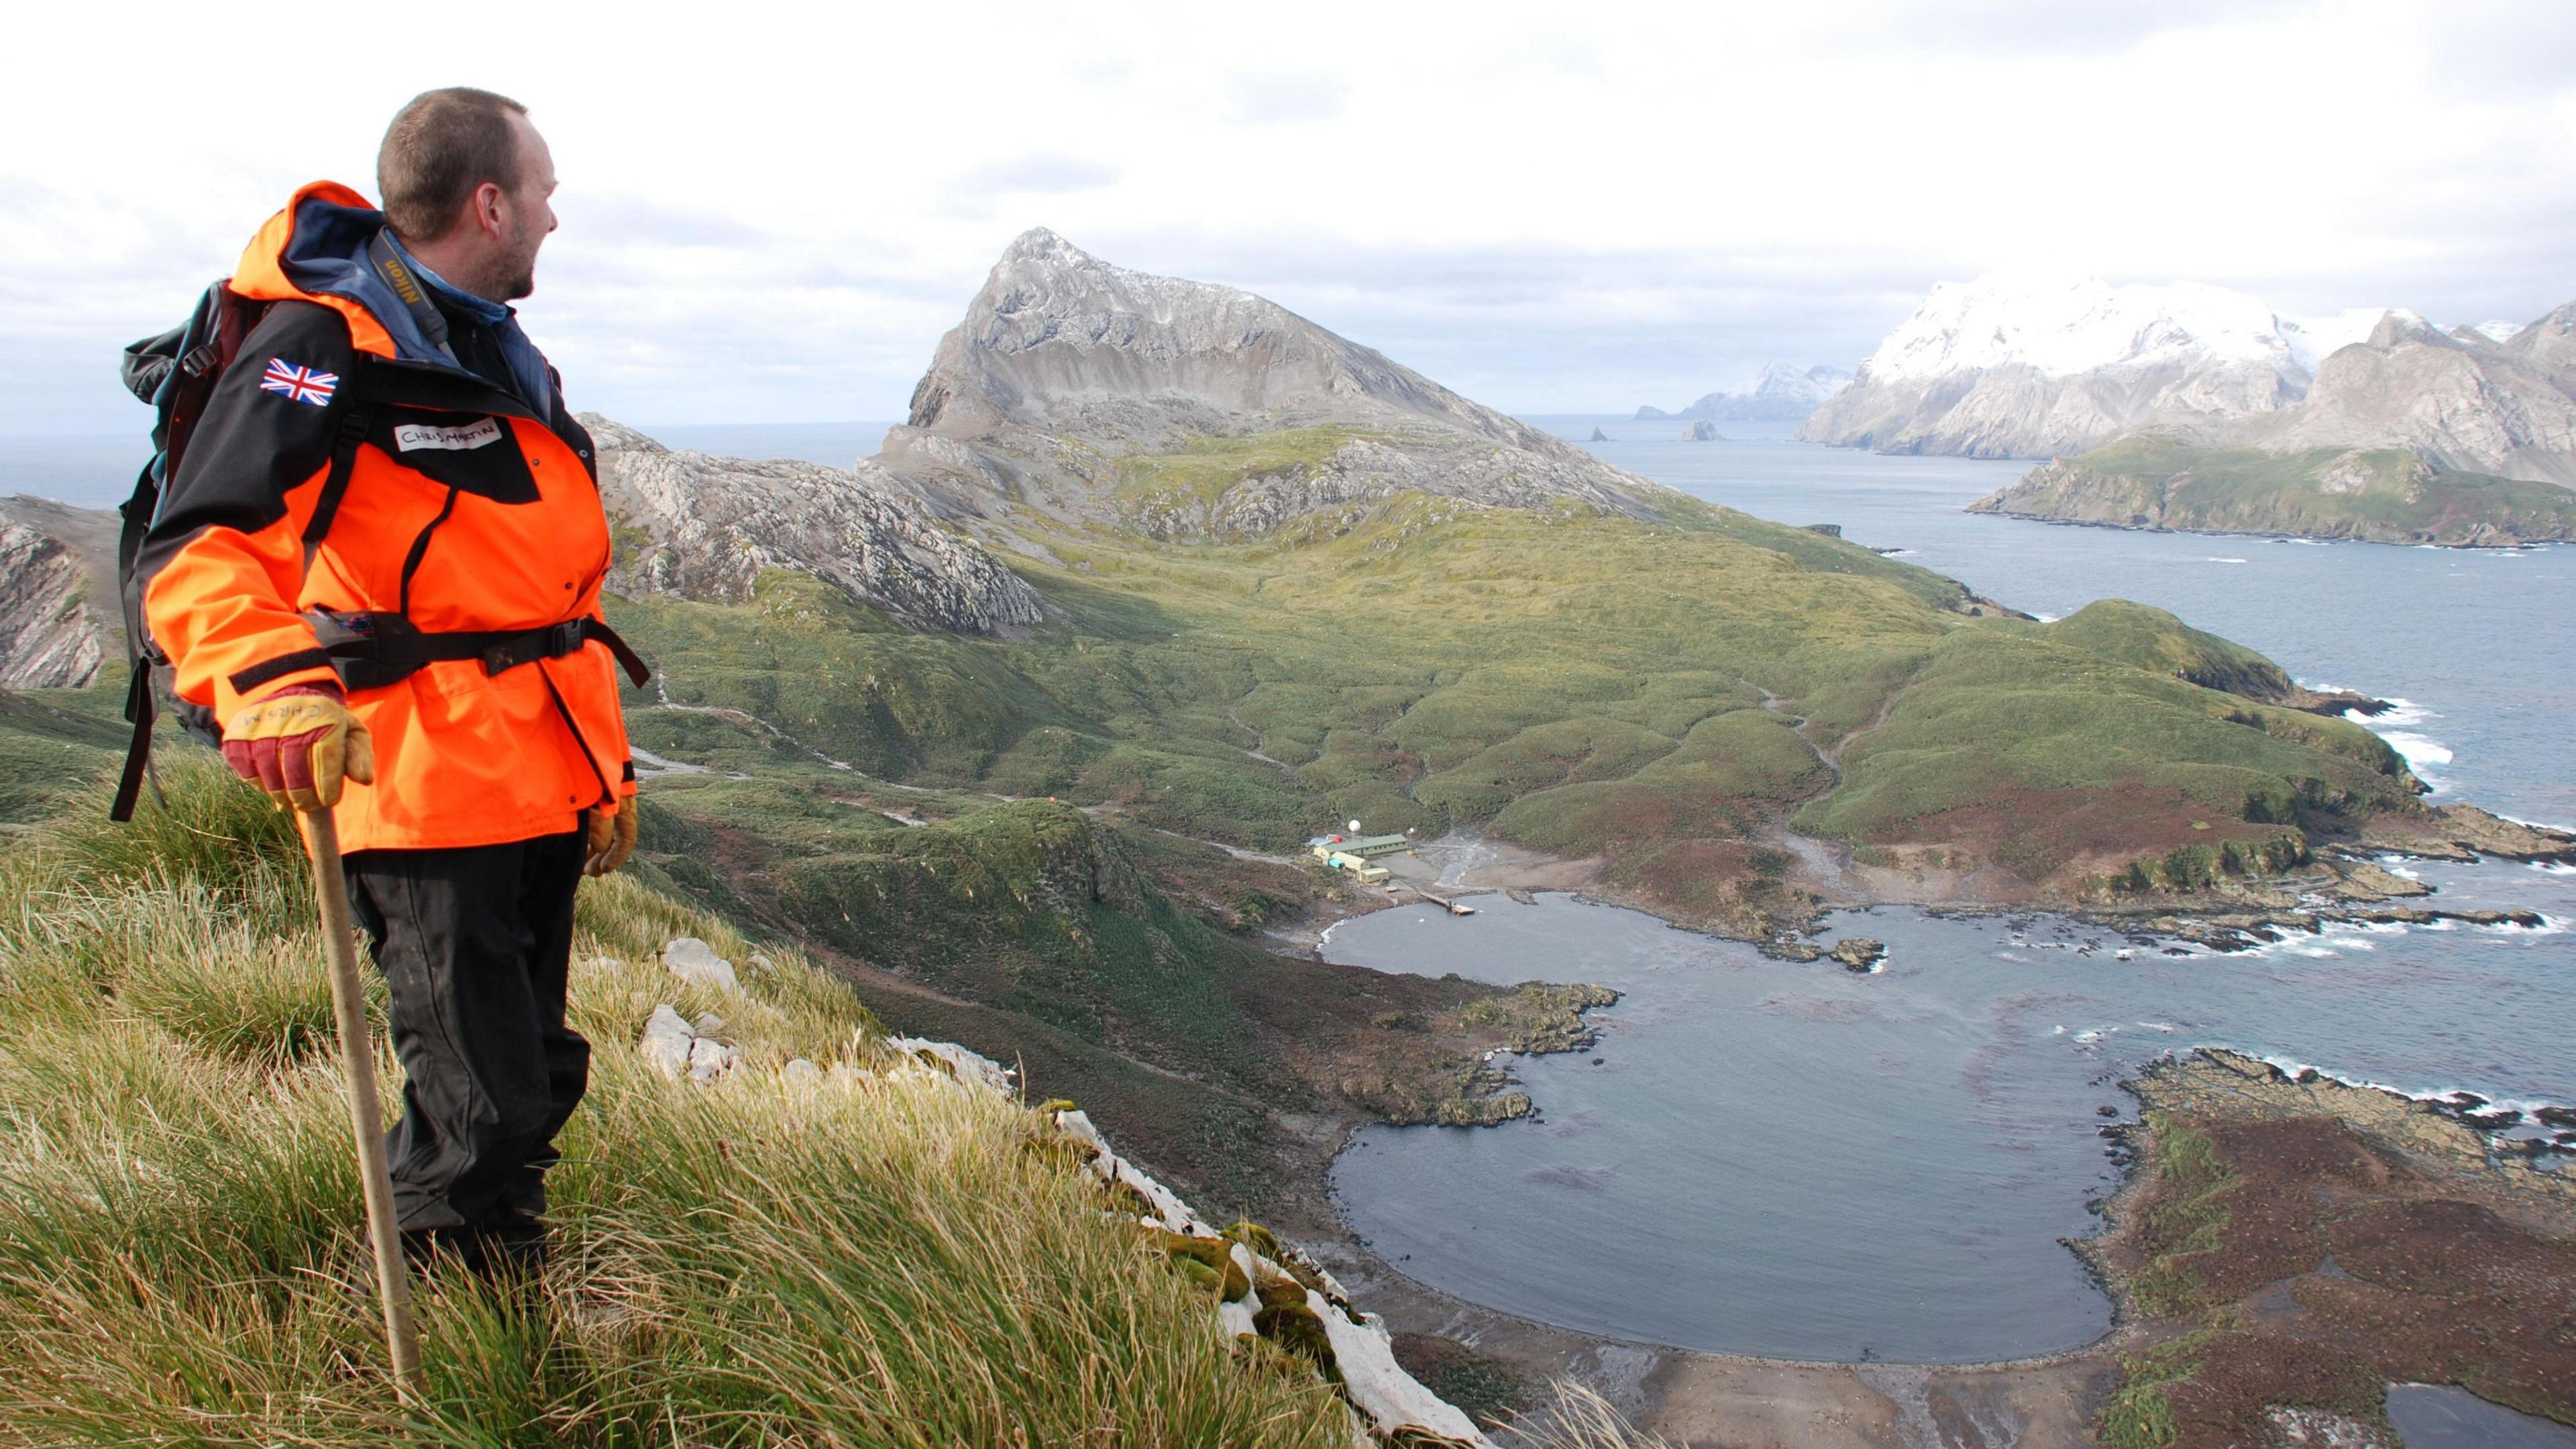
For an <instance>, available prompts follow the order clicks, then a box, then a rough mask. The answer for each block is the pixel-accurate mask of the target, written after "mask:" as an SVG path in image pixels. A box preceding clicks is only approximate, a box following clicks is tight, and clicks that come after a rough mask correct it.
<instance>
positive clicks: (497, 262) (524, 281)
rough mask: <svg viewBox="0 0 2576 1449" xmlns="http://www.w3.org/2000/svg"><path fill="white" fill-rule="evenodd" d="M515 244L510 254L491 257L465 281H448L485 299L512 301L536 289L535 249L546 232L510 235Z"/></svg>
mask: <svg viewBox="0 0 2576 1449" xmlns="http://www.w3.org/2000/svg"><path fill="white" fill-rule="evenodd" d="M512 240H513V241H514V242H516V243H517V245H515V246H513V247H511V249H510V251H511V255H509V256H506V257H497V258H494V259H493V262H492V264H491V265H490V266H489V267H486V268H483V269H482V273H481V275H479V276H476V277H474V278H472V279H471V280H467V279H464V278H451V279H450V280H452V281H454V282H456V283H457V285H459V286H461V287H463V288H464V289H465V290H466V291H469V292H471V293H473V294H474V295H475V296H477V297H481V298H482V299H484V300H485V301H487V302H516V301H518V300H519V299H520V298H522V297H525V296H527V295H529V294H530V293H532V292H534V291H536V290H537V248H539V247H541V246H543V245H545V240H546V234H545V233H544V232H537V233H536V234H535V235H533V236H523V237H514V238H512Z"/></svg>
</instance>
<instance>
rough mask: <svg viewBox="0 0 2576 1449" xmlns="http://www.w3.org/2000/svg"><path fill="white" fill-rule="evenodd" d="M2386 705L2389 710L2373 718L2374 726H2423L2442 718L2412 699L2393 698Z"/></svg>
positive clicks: (2382, 711)
mask: <svg viewBox="0 0 2576 1449" xmlns="http://www.w3.org/2000/svg"><path fill="white" fill-rule="evenodd" d="M2386 703H2387V705H2388V708H2386V709H2384V710H2381V711H2380V712H2379V713H2378V714H2376V715H2373V716H2371V722H2372V723H2373V724H2390V725H2417V724H2422V723H2423V722H2424V721H2426V720H2428V719H2440V718H2441V716H2440V715H2437V714H2435V713H2433V712H2432V711H2431V710H2429V709H2426V708H2425V707H2424V706H2422V705H2420V704H2417V703H2416V702H2415V701H2413V700H2411V699H2399V698H2396V697H2393V696H2392V697H2391V698H2389V699H2388V700H2387V701H2386Z"/></svg>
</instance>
